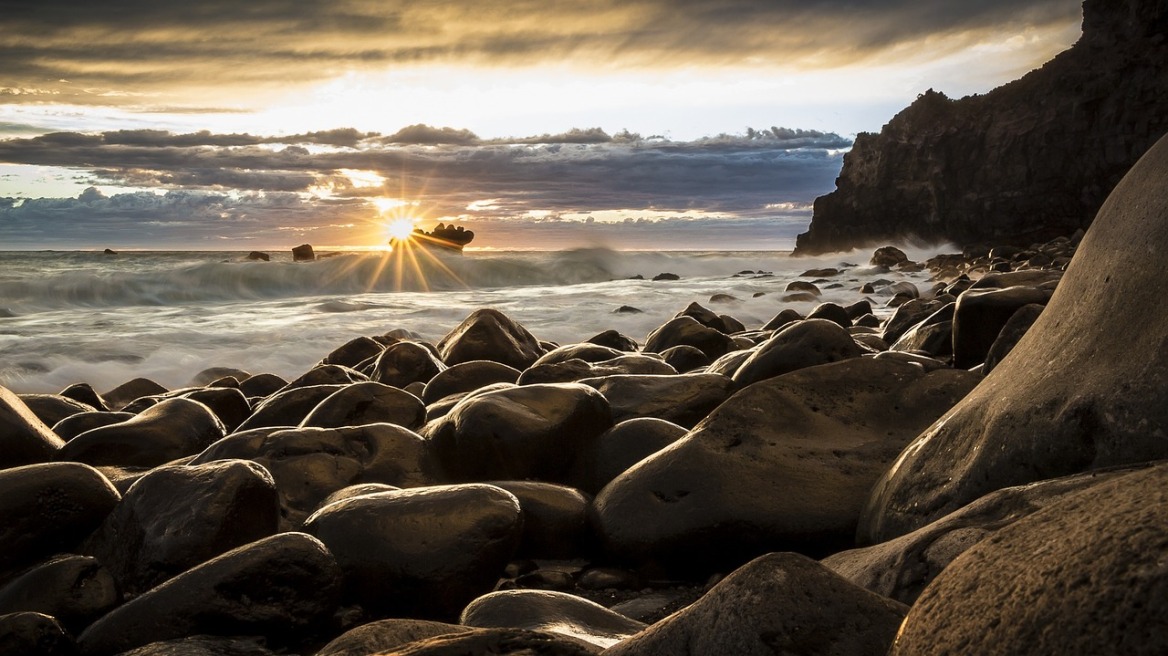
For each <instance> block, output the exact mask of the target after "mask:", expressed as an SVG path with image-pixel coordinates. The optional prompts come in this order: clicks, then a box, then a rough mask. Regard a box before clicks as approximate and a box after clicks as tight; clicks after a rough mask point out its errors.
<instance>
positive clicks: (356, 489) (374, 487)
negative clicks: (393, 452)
mask: <svg viewBox="0 0 1168 656" xmlns="http://www.w3.org/2000/svg"><path fill="white" fill-rule="evenodd" d="M400 489H401V488H400V487H397V486H396V485H386V484H385V483H357V484H356V485H349V486H348V487H343V488H341V489H339V490H337V491H336V492H333V493H332V494H330V495H328V496H327V497H325V498H324V501H321V502H320V505H318V506H317V507H316V509H315V510H314V511H313V512H316V510H320V509H321V508H324V507H325V506H327V505H329V504H330V503H336V502H337V501H343V500H345V499H352V498H353V497H363V496H365V495H366V494H377V493H378V492H393V491H395V490H400Z"/></svg>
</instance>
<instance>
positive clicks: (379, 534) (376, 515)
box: [304, 483, 523, 620]
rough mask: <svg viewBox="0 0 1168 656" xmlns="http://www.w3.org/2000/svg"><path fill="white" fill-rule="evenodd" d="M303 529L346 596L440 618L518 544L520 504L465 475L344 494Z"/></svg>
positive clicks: (482, 588) (376, 607)
mask: <svg viewBox="0 0 1168 656" xmlns="http://www.w3.org/2000/svg"><path fill="white" fill-rule="evenodd" d="M304 529H305V530H306V531H307V532H309V533H311V534H313V535H315V536H317V537H318V538H320V540H321V541H322V542H324V544H326V545H328V548H329V550H330V551H332V553H333V554H334V555H335V556H336V558H337V562H338V563H339V564H340V566H341V569H342V570H343V571H344V575H345V590H346V597H347V598H348V599H350V600H352V601H355V602H357V603H360V604H361V605H362V606H363V607H365V608H366V609H369V610H372V611H374V612H380V613H384V614H388V615H394V616H399V617H418V618H423V619H440V620H442V619H448V618H452V617H454V616H455V615H456V614H457V613H458V612H459V610H461V609H462V607H463V606H465V605H466V604H467V602H469V601H470V600H471V599H474V598H475V597H477V596H478V595H480V594H483V593H485V592H488V591H489V590H490V589H491V588H492V587H493V586H494V584H495V581H496V580H497V579H498V577H499V575H500V574H501V572H502V571H503V568H504V566H505V565H506V564H507V561H508V560H510V558H511V556H512V555H513V554H514V553H515V549H516V547H518V546H519V541H520V539H521V537H522V535H523V511H522V510H521V509H520V507H519V501H518V500H517V499H516V498H515V496H514V495H512V494H511V493H510V492H507V491H505V490H503V489H501V488H498V487H494V486H491V485H483V484H477V483H471V484H463V485H450V486H436V487H425V488H416V489H412V490H398V491H394V492H380V493H377V494H369V495H364V496H359V497H354V498H351V499H344V500H342V501H338V502H336V503H333V504H329V505H328V506H325V507H324V508H321V509H320V510H319V511H317V512H315V513H313V515H312V516H311V517H309V518H308V520H307V521H306V522H305V523H304Z"/></svg>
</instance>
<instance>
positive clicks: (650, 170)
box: [0, 0, 1081, 250]
mask: <svg viewBox="0 0 1168 656" xmlns="http://www.w3.org/2000/svg"><path fill="white" fill-rule="evenodd" d="M0 16H2V18H0V249H26V248H38V249H39V248H59V249H73V248H83V249H88V248H98V249H100V248H104V247H113V248H126V249H129V248H161V249H172V248H182V249H191V250H218V249H228V250H250V249H274V248H287V247H289V246H293V245H296V244H299V243H303V242H311V243H313V244H315V245H319V246H325V247H329V246H332V247H340V246H377V245H380V244H382V243H384V242H385V239H386V235H385V228H384V226H385V224H386V222H387V221H389V220H391V219H393V218H395V217H408V218H416V219H418V220H420V222H421V223H420V225H422V226H423V227H430V226H432V225H434V224H436V223H438V222H439V221H443V222H450V221H452V220H453V221H457V222H459V223H461V224H463V225H466V226H467V227H468V228H471V229H473V230H475V231H476V234H477V235H478V239H476V241H475V242H474V244H473V246H474V247H481V248H563V247H571V246H596V245H600V246H611V247H617V248H696V249H714V248H789V247H790V245H791V244H792V243H793V238H794V235H795V234H796V233H798V232H801V231H802V230H804V229H805V227H806V225H807V222H808V221H809V219H810V209H809V208H810V203H811V201H812V200H814V198H815V197H816V196H819V195H821V194H823V193H826V192H828V191H831V189H832V188H833V186H834V180H835V177H836V175H837V174H838V172H839V168H840V165H841V158H842V155H843V153H844V152H846V151H847V149H848V148H849V146H850V144H851V141H852V139H853V138H854V136H855V134H856V133H858V132H861V131H878V130H879V129H880V127H881V126H882V125H883V124H884V123H885V122H887V120H888V119H889V118H891V117H892V115H893V114H894V113H896V112H897V111H898V110H899V109H901V108H902V107H904V106H905V105H907V104H908V103H910V102H911V101H912V100H913V99H914V98H915V97H916V96H917V94H919V93H921V92H923V91H925V90H926V89H929V88H934V89H937V90H939V91H943V92H945V93H946V94H948V95H950V96H952V97H960V96H962V95H966V94H970V93H981V92H985V91H988V90H990V89H992V88H993V87H995V86H998V85H1000V84H1002V83H1004V82H1006V81H1009V80H1012V79H1015V78H1017V77H1019V76H1021V75H1022V74H1024V73H1025V72H1027V71H1029V70H1031V69H1033V68H1036V67H1037V66H1039V65H1041V64H1042V63H1043V62H1045V61H1047V60H1048V59H1050V58H1051V57H1052V56H1053V55H1055V54H1057V53H1058V52H1060V51H1062V50H1064V49H1066V48H1067V47H1069V46H1070V45H1071V44H1072V43H1073V42H1074V41H1075V40H1076V39H1077V38H1078V36H1079V34H1080V29H1079V25H1080V20H1081V9H1080V2H1079V1H1078V0H984V1H982V2H975V3H971V2H968V0H931V1H929V2H920V1H919V0H883V1H881V0H826V1H822V2H814V1H809V0H753V1H750V0H593V1H585V0H564V1H557V2H547V1H535V0H497V1H493V0H481V1H478V2H460V1H456V2H450V1H437V0H409V1H406V0H393V1H377V0H336V1H333V2H311V3H310V2H299V1H293V0H283V1H276V0H252V1H250V2H235V1H232V2H224V1H222V0H213V1H200V2H192V1H190V0H186V1H184V2H176V1H173V0H131V1H122V2H118V1H113V2H104V3H98V2H92V1H91V0H68V1H63V2H62V1H56V0H19V1H13V0H0Z"/></svg>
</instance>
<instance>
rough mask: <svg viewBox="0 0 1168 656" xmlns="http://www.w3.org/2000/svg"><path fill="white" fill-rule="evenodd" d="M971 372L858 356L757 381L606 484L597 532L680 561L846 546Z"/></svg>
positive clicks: (613, 543) (697, 564)
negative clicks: (891, 474)
mask: <svg viewBox="0 0 1168 656" xmlns="http://www.w3.org/2000/svg"><path fill="white" fill-rule="evenodd" d="M836 328H838V326H836ZM841 330H842V329H841ZM978 379H979V376H977V375H976V374H972V373H970V372H966V371H960V370H939V371H934V372H931V373H928V374H926V373H925V372H924V370H923V369H922V368H920V367H917V366H915V365H911V364H906V363H902V362H895V361H891V360H875V359H871V358H853V359H850V360H845V361H842V362H836V363H832V364H826V365H820V366H817V367H810V368H807V369H801V370H799V371H796V372H793V373H790V374H786V375H784V376H779V377H777V378H771V379H768V380H765V381H762V382H759V383H755V384H754V385H751V386H749V387H747V388H745V389H743V390H742V391H740V392H738V393H737V394H735V395H734V396H732V397H730V399H729V400H727V401H726V402H725V403H723V404H722V405H721V406H720V407H719V408H718V409H717V410H715V411H714V412H713V413H712V414H711V415H710V416H709V417H707V418H706V419H705V421H703V422H702V423H700V424H698V426H697V427H696V428H694V430H692V431H690V433H689V434H688V435H686V436H685V437H683V438H682V439H681V440H679V441H678V442H676V443H675V444H674V445H672V446H671V447H669V448H668V449H665V450H663V451H660V452H658V453H656V454H654V455H652V456H649V457H648V458H646V459H645V460H643V461H641V462H640V463H639V464H638V465H637V466H636V467H633V468H632V469H630V470H629V471H626V472H625V473H624V474H621V475H620V476H618V477H617V478H616V479H614V480H613V481H612V482H611V483H609V484H608V485H607V486H606V487H605V488H604V489H603V490H601V491H600V493H599V494H598V495H597V496H596V500H595V502H594V507H595V520H596V526H597V531H598V532H599V534H600V537H601V538H602V539H603V540H604V542H605V543H606V545H607V547H608V549H609V551H610V552H611V553H612V554H613V555H615V556H618V557H622V558H625V559H629V560H633V561H645V560H653V561H658V562H661V563H663V564H665V565H668V566H672V567H684V568H687V570H692V569H698V570H701V569H702V568H704V567H709V566H721V565H725V564H737V563H740V562H742V561H743V560H745V559H748V558H752V557H754V556H757V555H758V554H760V553H764V552H766V551H770V550H775V549H788V550H797V551H802V552H806V553H817V554H823V553H830V552H831V551H834V550H838V548H840V547H841V546H851V544H852V539H853V536H854V534H855V530H856V523H857V521H858V519H859V516H860V511H861V509H862V508H863V505H864V500H865V499H866V497H867V494H868V491H869V489H870V488H871V486H872V483H874V482H875V481H876V480H877V479H878V478H879V477H880V475H881V474H883V473H884V471H885V469H886V468H887V466H888V465H889V464H890V463H891V462H892V461H893V460H894V459H895V458H896V456H897V454H898V453H899V452H900V450H901V449H902V448H903V447H904V445H905V444H907V443H908V442H909V441H910V440H912V439H913V438H914V437H916V435H918V434H919V432H920V430H921V429H922V428H924V427H925V426H928V425H929V423H931V422H932V421H933V420H934V419H936V418H937V417H938V416H940V415H941V414H942V413H944V412H945V411H946V410H948V409H949V408H950V407H951V406H952V405H953V404H954V403H956V402H957V401H959V400H960V399H961V397H962V396H964V395H965V394H966V393H967V392H968V391H969V390H970V389H971V388H972V387H973V386H974V385H975V384H976V382H977V380H978Z"/></svg>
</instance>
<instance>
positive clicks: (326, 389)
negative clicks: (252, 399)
mask: <svg viewBox="0 0 1168 656" xmlns="http://www.w3.org/2000/svg"><path fill="white" fill-rule="evenodd" d="M245 384H246V383H245ZM345 387H346V385H309V386H308V387H292V388H289V389H285V390H284V391H281V392H276V393H274V394H272V395H271V396H269V397H268V398H266V399H264V401H263V402H262V403H260V404H259V405H257V406H256V407H255V410H254V411H252V413H251V416H250V417H248V418H247V419H246V420H244V422H243V423H242V424H240V425H239V426H238V427H237V428H236V429H235V432H237V433H242V432H244V431H248V430H252V429H253V428H269V427H273V426H298V425H300V422H302V421H304V418H305V417H307V416H308V415H309V414H310V413H311V412H312V411H313V410H314V409H315V408H316V406H318V405H320V403H321V402H322V401H324V400H325V399H327V398H328V397H330V396H332V395H333V394H334V393H336V392H338V391H340V390H342V389H344V388H345Z"/></svg>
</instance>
